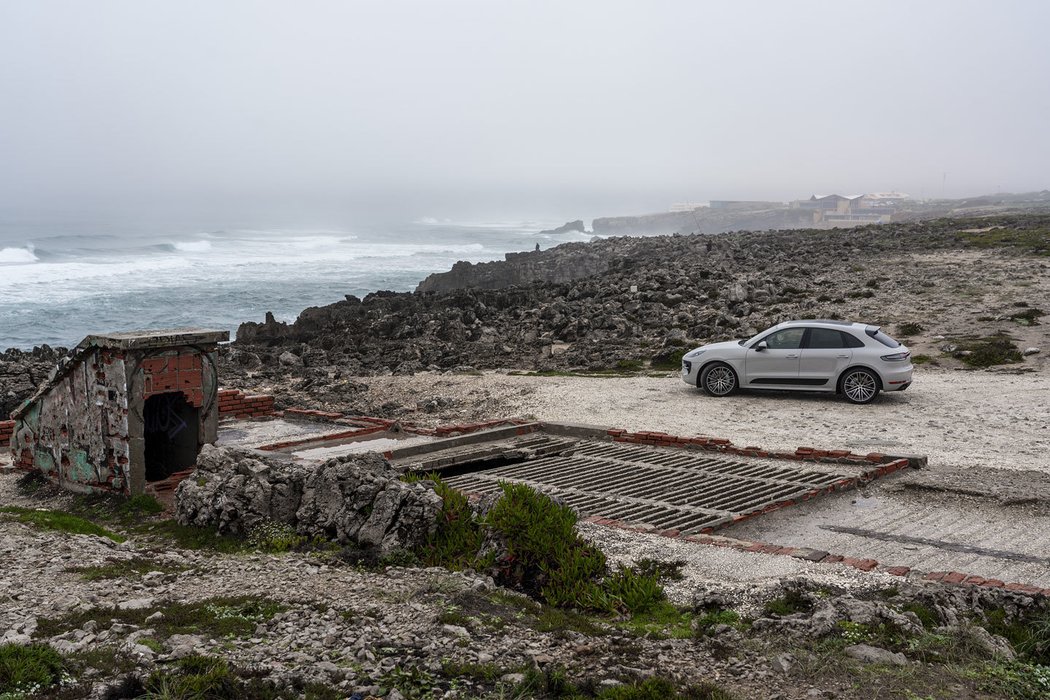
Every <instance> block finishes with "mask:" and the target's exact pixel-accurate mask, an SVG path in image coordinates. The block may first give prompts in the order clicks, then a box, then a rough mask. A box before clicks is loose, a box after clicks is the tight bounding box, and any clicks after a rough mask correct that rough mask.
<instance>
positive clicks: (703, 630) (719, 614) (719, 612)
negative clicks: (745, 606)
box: [694, 608, 741, 637]
mask: <svg viewBox="0 0 1050 700" xmlns="http://www.w3.org/2000/svg"><path fill="white" fill-rule="evenodd" d="M717 625H729V626H730V627H739V626H741V620H740V615H739V614H737V612H736V611H735V610H723V609H721V608H714V609H712V610H708V611H707V612H705V613H704V614H703V615H701V616H700V617H698V618H696V623H695V624H694V631H695V633H696V636H697V637H703V636H705V635H706V634H707V632H708V630H710V629H711V628H712V627H715V626H717Z"/></svg>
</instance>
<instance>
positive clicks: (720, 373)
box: [700, 362, 737, 396]
mask: <svg viewBox="0 0 1050 700" xmlns="http://www.w3.org/2000/svg"><path fill="white" fill-rule="evenodd" d="M700 388H701V389H703V390H704V393H705V394H707V395H708V396H729V395H730V394H732V393H733V392H734V391H736V388H737V382H736V372H734V371H733V368H732V367H730V366H729V365H727V364H725V363H724V362H713V363H711V364H709V365H708V366H707V367H704V371H702V372H701V373H700Z"/></svg>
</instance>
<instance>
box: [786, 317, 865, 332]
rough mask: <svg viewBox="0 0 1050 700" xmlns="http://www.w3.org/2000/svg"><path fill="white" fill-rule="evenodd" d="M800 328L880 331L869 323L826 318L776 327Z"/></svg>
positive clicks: (788, 322)
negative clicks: (870, 329)
mask: <svg viewBox="0 0 1050 700" xmlns="http://www.w3.org/2000/svg"><path fill="white" fill-rule="evenodd" d="M798 326H816V327H825V328H843V327H845V328H856V329H861V330H866V329H868V328H872V329H876V330H877V329H878V326H872V325H871V324H868V323H854V322H853V321H837V320H833V319H825V318H810V319H800V320H797V321H784V322H783V323H778V324H777V325H776V326H775V327H776V328H796V327H798Z"/></svg>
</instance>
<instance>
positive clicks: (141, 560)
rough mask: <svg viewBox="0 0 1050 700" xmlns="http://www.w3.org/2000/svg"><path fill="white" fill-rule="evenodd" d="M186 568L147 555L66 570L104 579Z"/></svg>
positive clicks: (87, 579) (86, 577)
mask: <svg viewBox="0 0 1050 700" xmlns="http://www.w3.org/2000/svg"><path fill="white" fill-rule="evenodd" d="M186 568H187V567H185V566H175V565H172V564H167V563H161V562H157V561H154V560H152V559H147V558H145V557H132V558H130V559H110V560H108V561H107V562H106V563H105V564H97V565H94V566H72V567H70V568H68V569H66V571H67V572H69V573H74V574H80V576H81V578H83V579H84V580H85V581H102V580H105V579H115V578H123V579H130V578H141V577H142V576H143V575H144V574H147V573H149V572H150V571H161V572H164V573H174V572H177V571H185V570H186Z"/></svg>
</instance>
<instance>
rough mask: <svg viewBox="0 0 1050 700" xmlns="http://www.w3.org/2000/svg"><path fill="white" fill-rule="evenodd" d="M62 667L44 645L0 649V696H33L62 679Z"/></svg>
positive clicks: (14, 645) (11, 646) (14, 646)
mask: <svg viewBox="0 0 1050 700" xmlns="http://www.w3.org/2000/svg"><path fill="white" fill-rule="evenodd" d="M64 668H65V664H64V662H63V660H62V657H61V656H60V655H59V653H58V652H57V651H55V650H54V649H52V648H51V646H50V645H48V644H30V645H28V646H21V645H18V644H4V645H3V646H0V697H3V698H7V697H11V698H18V697H23V696H33V695H36V694H38V693H41V692H42V691H44V690H47V689H48V688H50V687H52V686H55V685H58V684H59V683H61V682H62V681H63V679H64V678H65V677H66V675H65V670H64Z"/></svg>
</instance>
